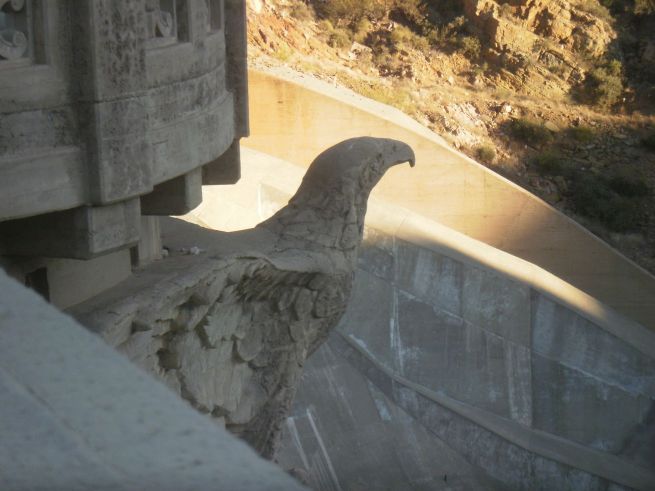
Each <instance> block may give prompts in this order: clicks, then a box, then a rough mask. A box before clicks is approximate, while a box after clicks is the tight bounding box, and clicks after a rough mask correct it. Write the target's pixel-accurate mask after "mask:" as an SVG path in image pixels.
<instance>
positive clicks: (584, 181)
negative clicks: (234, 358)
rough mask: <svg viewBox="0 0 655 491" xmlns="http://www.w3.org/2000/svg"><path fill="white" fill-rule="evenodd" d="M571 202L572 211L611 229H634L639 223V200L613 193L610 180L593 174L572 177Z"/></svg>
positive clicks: (619, 230) (625, 230) (629, 230)
mask: <svg viewBox="0 0 655 491" xmlns="http://www.w3.org/2000/svg"><path fill="white" fill-rule="evenodd" d="M570 191H571V197H570V198H571V202H572V204H573V208H574V210H575V211H576V212H577V213H579V214H581V215H583V216H586V217H589V218H592V219H595V220H597V221H599V222H600V223H602V224H603V225H605V226H606V227H607V228H608V229H610V230H612V231H614V232H631V231H636V230H638V229H639V228H640V227H641V226H642V214H641V199H640V198H638V197H628V196H622V195H620V194H618V193H617V192H615V191H614V190H613V189H612V186H611V185H610V180H608V179H604V178H603V177H602V176H599V175H597V174H593V173H587V174H580V173H579V174H577V175H576V176H575V178H574V179H572V183H571V187H570Z"/></svg>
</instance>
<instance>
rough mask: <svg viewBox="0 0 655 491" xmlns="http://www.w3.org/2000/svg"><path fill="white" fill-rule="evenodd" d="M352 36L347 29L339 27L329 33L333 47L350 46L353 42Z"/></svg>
mask: <svg viewBox="0 0 655 491" xmlns="http://www.w3.org/2000/svg"><path fill="white" fill-rule="evenodd" d="M350 36H351V34H350V33H349V32H348V31H347V30H345V29H341V28H337V29H335V30H333V31H332V32H331V33H330V34H329V35H328V44H329V45H330V46H332V47H333V48H342V49H343V48H348V47H349V46H351V45H352V43H353V42H352V38H351V37H350Z"/></svg>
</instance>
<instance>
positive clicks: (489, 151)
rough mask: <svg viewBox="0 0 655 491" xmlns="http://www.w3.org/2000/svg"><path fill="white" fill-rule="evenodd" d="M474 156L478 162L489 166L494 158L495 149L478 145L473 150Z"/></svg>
mask: <svg viewBox="0 0 655 491" xmlns="http://www.w3.org/2000/svg"><path fill="white" fill-rule="evenodd" d="M475 155H476V157H477V159H478V160H479V161H480V162H484V163H485V164H491V163H493V161H494V159H495V158H496V149H495V148H494V147H492V146H491V145H480V146H478V147H476V148H475Z"/></svg>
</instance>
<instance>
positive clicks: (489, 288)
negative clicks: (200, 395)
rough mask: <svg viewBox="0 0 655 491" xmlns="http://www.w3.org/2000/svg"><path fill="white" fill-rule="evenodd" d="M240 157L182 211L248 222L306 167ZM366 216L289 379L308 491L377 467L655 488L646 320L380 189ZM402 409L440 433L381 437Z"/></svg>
mask: <svg viewBox="0 0 655 491" xmlns="http://www.w3.org/2000/svg"><path fill="white" fill-rule="evenodd" d="M244 161H245V162H247V168H248V171H247V173H246V174H244V179H243V181H242V182H241V183H240V184H239V185H238V186H237V187H235V189H229V190H224V189H220V188H206V189H205V197H206V199H205V204H203V206H201V207H200V208H198V209H197V210H195V211H194V212H193V213H192V215H190V216H189V217H187V218H188V219H189V220H192V221H196V222H197V223H203V224H204V225H205V226H210V227H216V228H223V227H225V228H232V227H235V228H236V227H238V226H239V219H240V226H241V227H248V226H251V225H252V224H254V223H256V222H257V221H259V220H260V219H262V218H265V217H266V216H268V215H269V214H270V213H272V212H273V211H275V210H276V209H278V208H279V207H281V206H282V205H284V204H285V202H286V199H287V198H288V196H289V195H290V194H291V192H293V190H294V188H295V186H297V184H298V182H299V181H300V178H301V176H302V169H301V168H299V167H296V166H293V165H290V164H285V163H284V162H281V161H278V160H275V159H271V158H270V157H267V156H266V155H263V154H260V153H257V152H252V151H245V152H244ZM412 171H413V170H412ZM412 171H410V170H406V172H405V173H404V174H403V175H402V177H403V178H405V177H407V176H409V175H411V172H412ZM222 200H225V202H227V203H229V206H227V207H223V206H222V205H221V202H222ZM214 207H217V208H218V209H222V210H225V212H226V213H225V214H224V217H225V218H223V217H221V216H217V215H216V214H215V213H213V212H212V210H213V209H216V208H214ZM230 215H232V216H231V217H230ZM367 224H368V229H367V232H366V239H365V245H364V247H363V250H362V253H361V257H360V261H359V268H358V271H357V276H356V284H355V288H354V291H353V297H352V298H351V302H350V305H349V310H348V311H347V313H346V316H345V317H344V319H343V321H342V322H341V325H340V328H339V331H340V332H339V334H335V335H333V336H332V338H331V340H330V342H329V346H328V347H326V348H322V350H321V351H320V352H319V353H318V354H317V356H316V358H315V359H310V361H309V367H308V370H307V371H306V374H305V376H304V378H303V383H301V385H300V388H299V393H298V398H297V403H296V405H295V408H294V412H293V415H292V419H291V420H290V421H289V423H288V428H287V429H288V432H289V433H288V438H287V444H286V446H285V451H284V453H283V454H282V455H281V456H280V459H281V461H282V462H283V463H284V464H285V465H287V466H288V467H296V466H300V465H301V464H302V463H303V452H305V456H304V460H305V461H306V463H307V464H308V465H304V464H303V465H304V467H305V468H306V469H307V471H308V472H309V473H310V474H311V475H312V476H313V477H312V479H314V481H313V482H315V483H319V484H320V483H322V484H321V485H320V486H318V487H319V489H338V488H335V487H334V486H336V485H335V484H334V483H335V482H336V483H338V485H339V486H340V487H341V488H342V489H358V487H357V485H356V484H357V483H358V482H359V481H358V480H357V479H356V475H357V474H359V475H360V476H361V475H367V474H366V472H370V473H372V474H373V473H375V469H377V468H379V466H380V465H382V466H384V468H385V469H386V471H387V472H388V474H387V475H388V476H389V479H407V482H414V481H416V480H420V479H427V480H428V481H429V483H430V484H429V485H426V486H427V489H440V487H439V486H442V483H443V480H441V481H440V480H439V479H437V475H438V474H440V473H441V472H442V471H443V472H444V474H448V472H454V473H455V474H456V475H457V476H459V477H458V479H461V480H462V481H461V482H462V483H468V484H466V485H463V486H464V488H467V489H488V488H490V487H492V486H491V485H489V486H488V485H487V484H488V482H487V481H485V479H492V481H493V480H496V481H500V482H502V483H505V485H508V486H510V488H512V489H566V488H570V489H622V487H623V486H625V487H632V488H637V489H651V488H652V487H653V486H655V475H654V474H653V473H652V470H651V469H650V468H651V463H652V462H653V460H655V452H654V447H655V445H654V442H655V418H654V412H655V410H654V408H655V336H654V335H653V333H652V332H651V331H649V330H648V329H646V328H644V327H642V326H640V325H639V324H637V323H635V322H633V321H630V320H628V319H626V318H624V317H623V316H621V315H619V314H617V313H616V312H615V311H613V310H612V309H610V308H607V307H606V306H604V305H603V304H601V303H599V302H598V301H597V300H595V299H593V298H592V297H589V296H588V295H586V294H585V293H583V292H581V291H580V290H578V289H576V288H574V287H572V286H571V285H568V284H567V283H565V282H564V281H562V280H561V279H558V278H556V277H554V276H553V275H551V274H549V273H547V272H546V271H544V270H542V269H541V268H539V267H537V266H535V265H532V264H529V263H527V262H525V261H523V260H521V259H518V258H514V257H511V256H509V255H508V254H506V253H503V252H501V251H498V250H495V249H493V248H491V247H489V246H488V245H485V244H482V243H480V242H478V241H474V240H472V239H470V238H468V237H466V236H463V235H461V234H459V233H457V232H454V231H452V230H449V229H447V228H445V227H443V226H440V225H437V224H435V223H432V222H430V221H428V220H425V219H424V218H422V217H420V216H417V215H416V214H413V213H411V212H408V211H406V210H399V209H398V208H395V207H393V206H389V205H388V204H385V203H383V202H381V201H380V200H373V202H372V203H371V205H370V207H369V213H368V216H367ZM355 373H357V374H359V375H355ZM326 377H327V378H328V379H329V381H328V382H327V384H326ZM358 377H362V378H361V379H360V378H358ZM364 386H366V387H368V388H366V389H364V388H363V387H364ZM371 386H372V388H371ZM358 387H359V388H358ZM356 394H358V395H356ZM380 394H382V396H380ZM335 397H336V401H335ZM376 400H377V401H378V404H376V402H375V401H376ZM380 401H382V403H384V404H387V403H388V404H390V406H388V407H389V408H391V409H389V411H388V412H389V414H390V415H393V416H389V419H385V418H387V416H386V415H385V414H383V413H384V411H382V410H381V409H380V407H383V406H380V404H381V403H380ZM310 416H311V418H310ZM407 417H409V418H410V419H411V420H412V421H413V423H412V424H414V423H416V422H418V423H419V424H420V425H421V426H422V427H423V428H425V429H426V430H427V432H428V434H429V435H431V438H435V439H436V441H435V442H433V443H431V444H430V445H428V446H427V447H424V446H423V445H426V443H425V442H423V443H421V442H416V441H413V442H409V441H405V440H403V439H402V438H401V439H400V440H398V441H397V442H396V444H392V443H390V441H389V440H388V435H387V434H385V433H384V432H385V431H390V432H392V433H394V432H399V433H402V432H403V431H408V432H409V431H410V428H411V425H408V423H407V420H406V419H405V418H407ZM310 420H311V421H310ZM312 421H313V422H312ZM361 421H367V422H368V423H367V424H359V422H361ZM294 432H297V435H295V436H294ZM372 433H373V434H376V435H377V434H379V435H380V436H379V437H376V436H372ZM407 434H411V433H407ZM317 435H318V436H317ZM319 436H320V439H321V440H322V442H323V443H322V444H321V445H322V446H323V448H321V445H319V443H318V441H319ZM343 442H349V443H348V444H344V443H343ZM403 442H404V443H403ZM376 445H377V446H379V447H383V446H384V449H382V450H380V451H379V452H381V453H378V450H377V449H375V448H372V447H371V446H376ZM385 445H386V446H385ZM389 446H391V448H392V449H395V450H394V451H393V452H391V450H389ZM312 449H313V450H312ZM353 449H357V451H353ZM353 452H355V454H356V456H357V458H355V457H353ZM365 452H369V453H370V454H371V455H366V454H365ZM388 452H390V454H393V455H395V457H393V458H392V457H389V455H390V454H389V453H388ZM394 452H395V453H394ZM403 452H407V453H405V454H404V453H403ZM434 452H436V453H438V454H439V455H441V457H439V459H441V458H443V459H444V460H443V461H444V462H448V465H446V466H445V467H443V468H440V467H438V466H436V467H434V469H433V470H434V472H432V471H430V472H427V471H425V469H423V470H421V469H422V468H421V466H420V465H419V464H416V462H414V464H413V465H415V466H418V467H414V468H413V470H412V469H410V468H408V467H407V465H409V464H407V462H408V461H411V459H410V458H409V457H407V458H406V459H404V460H403V458H401V457H398V456H399V455H400V456H402V455H406V456H407V455H411V454H412V453H413V454H416V453H423V454H425V455H434ZM453 452H454V453H453ZM311 455H313V456H314V459H315V461H313V460H312V458H310V456H311ZM453 455H458V456H459V457H463V458H464V459H465V460H466V461H468V464H467V465H469V467H466V466H462V465H461V462H462V461H459V460H453V458H454V457H453ZM435 459H436V457H435ZM439 459H436V460H439ZM328 460H329V462H331V463H330V465H331V466H332V467H333V468H334V470H333V471H329V467H330V465H328ZM353 460H355V462H352V461H353ZM471 465H472V467H470V466H471ZM376 466H377V467H376ZM449 469H450V470H449ZM328 471H329V472H328ZM326 473H327V474H326ZM335 476H336V477H335ZM485 476H486V477H485ZM375 479H376V478H375V477H371V481H370V483H371V484H372V483H374V482H377V481H375ZM451 479H452V476H451ZM326 483H327V484H326ZM451 483H452V481H451ZM476 483H477V484H476ZM479 483H487V484H480V485H479V486H478V484H479ZM612 483H613V484H612ZM330 486H332V487H330ZM380 486H381V487H379V488H377V489H384V486H383V485H380ZM476 486H478V487H476ZM371 489H376V488H375V487H373V488H371Z"/></svg>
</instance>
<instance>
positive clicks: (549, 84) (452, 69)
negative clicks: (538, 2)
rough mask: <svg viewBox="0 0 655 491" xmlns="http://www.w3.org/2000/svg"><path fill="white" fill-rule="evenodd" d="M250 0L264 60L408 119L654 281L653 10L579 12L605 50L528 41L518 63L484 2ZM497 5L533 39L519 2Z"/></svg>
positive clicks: (607, 7)
mask: <svg viewBox="0 0 655 491" xmlns="http://www.w3.org/2000/svg"><path fill="white" fill-rule="evenodd" d="M250 1H251V3H258V4H259V6H260V7H261V8H259V9H258V12H255V10H253V9H251V12H250V16H251V18H250V27H249V30H250V45H251V55H252V56H253V57H254V59H256V60H259V61H260V62H261V61H262V60H265V59H266V56H272V57H273V58H276V59H277V60H278V62H283V63H284V64H285V65H288V66H291V67H293V68H295V69H297V70H299V71H302V72H305V73H311V74H314V75H315V76H317V77H319V78H323V79H326V80H330V81H332V82H334V83H339V84H341V85H344V86H346V87H349V88H351V89H353V90H354V91H356V92H358V93H360V94H362V95H364V96H366V97H369V98H372V99H376V100H378V101H380V102H383V103H386V104H390V105H393V106H396V107H398V108H399V109H401V110H402V111H404V112H406V113H407V114H409V115H410V116H412V117H414V118H415V119H416V120H418V121H419V122H420V123H422V124H424V125H426V126H428V127H430V128H431V129H433V130H434V131H435V132H437V133H439V134H440V135H442V136H444V137H445V138H446V139H447V140H449V141H450V142H451V143H452V144H453V145H454V146H456V147H457V148H460V149H461V150H462V151H464V152H466V153H468V154H469V155H471V156H472V157H473V158H475V159H477V160H478V161H480V162H481V163H483V164H485V165H487V166H489V167H491V168H492V169H494V170H495V171H497V172H499V173H501V174H503V175H505V176H506V177H508V178H510V179H512V180H514V181H515V182H517V183H518V184H520V185H522V186H524V187H526V188H527V189H529V190H530V191H531V192H533V193H535V194H537V195H539V196H540V197H542V198H543V199H545V200H546V201H548V202H549V203H551V204H552V205H553V206H556V207H557V208H559V209H561V210H562V211H564V212H566V213H568V214H569V215H571V216H573V217H574V218H575V219H576V220H578V221H579V222H581V223H583V224H584V225H585V226H587V227H588V228H589V229H590V230H591V231H592V232H594V233H596V234H597V235H599V236H601V237H602V238H604V239H605V240H607V241H609V242H610V243H612V244H613V245H614V246H616V247H617V248H619V249H620V250H621V251H622V252H624V253H625V254H626V255H628V256H629V257H631V258H633V259H635V260H636V261H637V262H638V263H640V264H641V265H643V266H644V267H646V268H647V269H649V270H651V271H655V230H654V229H655V227H653V225H654V224H655V199H654V197H653V192H652V190H653V189H655V118H654V117H653V115H652V114H653V108H655V63H654V64H647V63H646V64H645V63H643V59H642V57H643V56H645V52H646V50H647V49H651V48H649V47H648V46H650V45H647V46H646V48H644V43H643V39H642V38H641V37H640V36H641V35H643V34H644V33H649V34H650V33H652V32H653V29H655V7H654V5H653V4H654V2H655V0H601V1H600V2H599V1H598V0H579V1H578V2H577V3H576V2H573V1H572V2H571V3H572V4H576V6H575V8H579V11H576V12H580V13H579V14H576V15H580V16H581V18H582V17H584V18H585V19H586V22H593V23H594V24H593V25H592V27H594V26H595V28H596V30H597V31H598V32H599V33H600V34H599V36H601V35H606V36H607V39H606V40H603V39H602V36H601V41H603V42H605V45H604V46H605V47H604V48H603V49H602V50H601V49H599V48H598V46H599V45H602V43H601V42H600V41H598V40H597V39H591V40H586V41H585V40H582V41H585V42H582V41H580V39H573V40H572V41H571V42H570V43H569V45H566V44H565V43H564V41H562V40H559V41H558V40H557V39H551V38H549V37H547V36H543V35H540V34H539V33H537V34H538V35H536V36H535V35H534V33H527V34H526V36H525V38H527V37H528V36H530V35H531V36H533V37H534V42H533V44H532V45H531V46H529V47H528V48H525V47H524V49H523V50H521V49H517V50H515V51H511V52H502V51H501V50H498V49H497V45H495V44H494V39H493V38H492V37H490V34H489V32H488V30H487V28H486V26H485V25H480V23H479V22H474V19H472V18H471V16H470V12H468V14H467V12H465V10H464V8H463V5H464V4H466V3H467V2H468V3H471V2H474V0H466V1H455V0H308V1H302V0H265V1H264V0H250ZM262 2H263V3H262ZM497 3H498V6H499V9H498V11H497V13H496V14H494V15H495V16H496V17H497V18H500V19H501V20H502V19H504V20H505V21H507V22H508V23H509V24H510V25H511V28H516V29H519V28H525V26H524V25H523V24H521V22H522V20H521V18H519V17H517V7H516V4H520V3H522V2H502V1H501V2H497ZM585 16H586V17H585ZM478 20H479V19H478ZM522 26H523V27H522ZM587 31H590V32H593V29H592V28H589V26H587ZM517 32H519V34H520V35H519V39H518V41H522V40H523V37H522V35H523V32H522V31H517ZM608 33H609V34H608ZM640 33H641V34H640ZM610 34H611V35H610ZM645 39H652V35H651V36H650V37H649V36H648V35H646V36H645ZM587 41H589V42H587ZM596 41H598V42H597V43H596ZM585 43H586V44H585ZM594 43H596V44H594ZM592 48H593V49H592ZM652 49H653V50H655V40H653V43H652ZM654 56H655V55H654ZM651 65H652V66H651Z"/></svg>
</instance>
